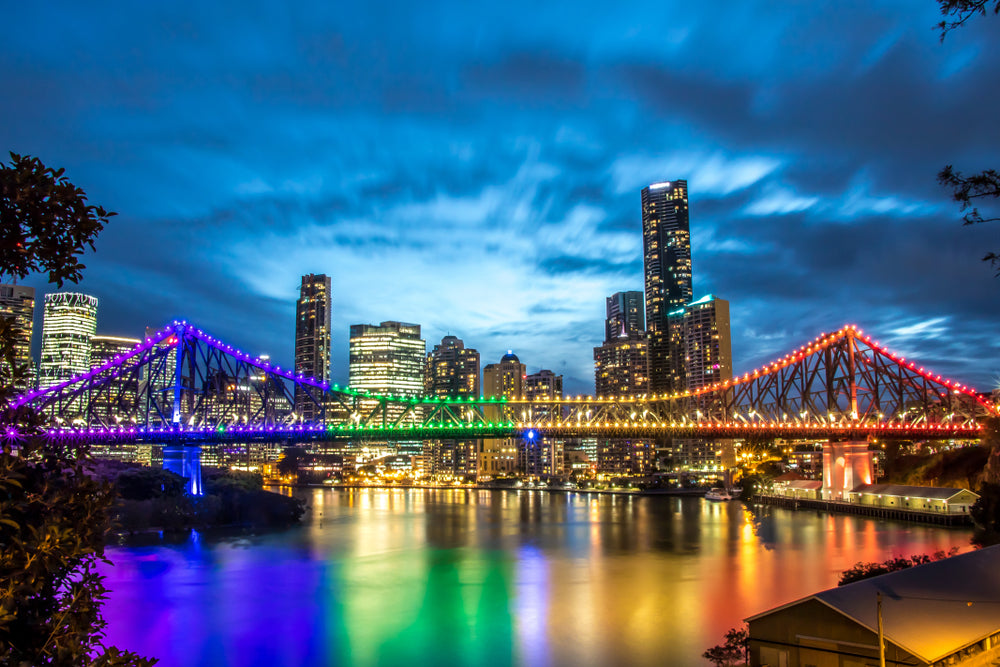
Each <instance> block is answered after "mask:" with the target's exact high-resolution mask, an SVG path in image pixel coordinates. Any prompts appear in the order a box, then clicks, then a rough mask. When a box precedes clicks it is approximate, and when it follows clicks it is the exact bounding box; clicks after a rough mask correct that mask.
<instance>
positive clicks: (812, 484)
mask: <svg viewBox="0 0 1000 667" xmlns="http://www.w3.org/2000/svg"><path fill="white" fill-rule="evenodd" d="M785 486H786V487H787V488H789V489H803V490H806V491H814V490H816V489H821V488H823V480H820V479H796V480H792V481H791V482H788V483H787V484H786V485H785Z"/></svg>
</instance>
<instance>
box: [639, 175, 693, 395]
mask: <svg viewBox="0 0 1000 667" xmlns="http://www.w3.org/2000/svg"><path fill="white" fill-rule="evenodd" d="M642 248H643V268H644V272H645V278H646V330H647V332H648V333H649V390H650V392H652V393H654V394H662V393H666V392H673V391H679V390H681V389H683V388H684V379H685V371H684V350H683V341H682V340H681V332H680V331H673V330H672V329H674V328H676V327H672V326H671V323H670V318H669V316H668V315H669V313H671V312H672V311H674V310H677V309H678V308H683V307H684V306H685V305H686V304H688V303H690V302H691V301H692V294H693V291H692V287H691V230H690V225H689V223H688V189H687V181H664V182H662V183H653V184H652V185H650V186H649V187H647V188H643V190H642Z"/></svg>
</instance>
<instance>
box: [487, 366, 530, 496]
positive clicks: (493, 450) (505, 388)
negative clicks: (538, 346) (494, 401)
mask: <svg viewBox="0 0 1000 667" xmlns="http://www.w3.org/2000/svg"><path fill="white" fill-rule="evenodd" d="M526 374H527V367H526V366H525V365H524V364H522V363H521V360H520V359H518V358H517V355H516V354H514V352H513V351H512V350H507V354H505V355H503V357H502V358H501V359H500V363H498V364H486V366H485V367H484V368H483V397H485V398H501V397H503V398H520V397H521V396H522V395H523V394H524V378H525V377H526ZM483 413H484V415H485V416H486V419H487V420H488V421H500V420H501V419H503V418H504V416H503V408H502V407H501V406H500V405H487V406H486V407H484V408H483ZM516 455H517V445H516V443H515V442H514V440H513V439H512V438H503V439H498V438H488V439H486V440H483V447H482V450H481V451H480V454H479V475H480V476H481V477H483V478H487V479H488V478H492V477H496V476H498V475H506V474H510V473H512V472H514V467H515V465H516V463H517V457H516Z"/></svg>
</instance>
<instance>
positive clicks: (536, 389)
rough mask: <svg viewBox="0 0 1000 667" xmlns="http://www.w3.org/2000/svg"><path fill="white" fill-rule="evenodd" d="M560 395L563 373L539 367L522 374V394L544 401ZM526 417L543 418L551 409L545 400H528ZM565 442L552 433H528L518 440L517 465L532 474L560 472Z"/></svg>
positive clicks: (538, 475) (536, 419) (539, 420)
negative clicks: (540, 402)
mask: <svg viewBox="0 0 1000 667" xmlns="http://www.w3.org/2000/svg"><path fill="white" fill-rule="evenodd" d="M562 396H563V376H562V375H556V374H555V373H553V372H552V371H549V370H544V369H543V370H540V371H538V372H537V373H532V374H531V375H528V376H527V377H525V378H524V397H525V398H526V399H528V400H529V401H546V400H549V399H558V398H562ZM528 411H529V413H528V419H529V420H531V421H535V422H544V421H545V420H546V419H548V418H549V417H550V413H549V411H548V409H547V407H546V406H544V403H543V404H541V405H539V404H529V406H528ZM564 456H565V453H564V442H563V441H562V440H556V439H555V438H551V437H538V436H535V435H532V434H531V433H530V432H529V435H528V436H527V437H526V438H524V439H523V440H519V441H518V443H517V469H518V470H519V471H520V472H523V473H524V474H526V475H529V476H532V477H552V476H556V475H561V474H562V472H563V460H564Z"/></svg>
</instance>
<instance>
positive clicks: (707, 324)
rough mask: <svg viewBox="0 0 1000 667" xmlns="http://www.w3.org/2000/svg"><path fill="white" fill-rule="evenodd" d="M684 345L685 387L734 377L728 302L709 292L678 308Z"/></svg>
mask: <svg viewBox="0 0 1000 667" xmlns="http://www.w3.org/2000/svg"><path fill="white" fill-rule="evenodd" d="M674 312H675V313H678V315H672V317H677V316H679V325H680V327H681V340H682V344H683V349H684V387H683V388H684V389H692V390H693V389H701V388H702V387H707V386H709V385H712V384H715V383H717V382H722V381H724V380H731V379H733V346H732V334H731V333H730V325H729V302H728V301H726V300H725V299H719V298H717V297H715V296H713V295H712V294H709V295H708V296H706V297H703V298H701V299H698V300H697V301H695V302H693V303H689V304H687V305H686V306H684V308H682V309H680V311H679V312H678V311H674Z"/></svg>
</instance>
